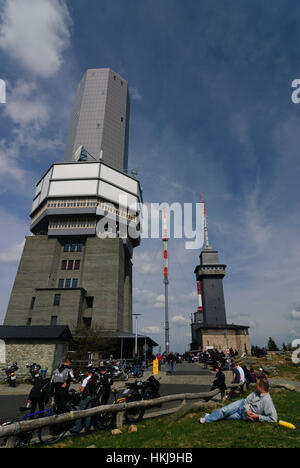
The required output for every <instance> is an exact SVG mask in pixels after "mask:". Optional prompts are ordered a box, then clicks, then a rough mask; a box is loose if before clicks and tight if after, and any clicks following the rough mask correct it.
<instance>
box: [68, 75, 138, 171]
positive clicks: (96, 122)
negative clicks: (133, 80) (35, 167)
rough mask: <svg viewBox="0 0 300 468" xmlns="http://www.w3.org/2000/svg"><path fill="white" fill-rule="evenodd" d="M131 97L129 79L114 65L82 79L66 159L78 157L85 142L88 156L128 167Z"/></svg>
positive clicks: (120, 167)
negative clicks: (114, 68) (76, 154)
mask: <svg viewBox="0 0 300 468" xmlns="http://www.w3.org/2000/svg"><path fill="white" fill-rule="evenodd" d="M129 114H130V101H129V92H128V85H127V82H126V81H125V80H124V78H122V77H121V76H120V75H118V74H117V73H115V72H114V71H113V70H111V69H110V68H97V69H89V70H87V71H86V73H85V74H84V76H83V78H82V80H81V81H80V83H79V85H78V88H77V92H76V97H75V104H74V107H73V111H72V115H71V120H70V127H69V132H68V136H67V143H66V147H65V152H64V156H63V161H64V162H72V161H74V154H75V153H76V150H77V149H78V147H79V146H81V145H83V146H84V148H85V149H86V151H87V153H88V160H91V161H95V160H99V159H100V157H101V156H100V154H101V155H102V159H103V162H106V163H107V164H109V165H110V166H111V167H114V168H115V169H119V170H120V171H123V170H125V171H126V170H127V168H128V136H129Z"/></svg>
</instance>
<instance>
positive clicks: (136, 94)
mask: <svg viewBox="0 0 300 468" xmlns="http://www.w3.org/2000/svg"><path fill="white" fill-rule="evenodd" d="M130 97H131V99H132V100H133V101H141V99H142V96H141V95H140V92H139V90H138V89H137V88H134V87H131V88H130Z"/></svg>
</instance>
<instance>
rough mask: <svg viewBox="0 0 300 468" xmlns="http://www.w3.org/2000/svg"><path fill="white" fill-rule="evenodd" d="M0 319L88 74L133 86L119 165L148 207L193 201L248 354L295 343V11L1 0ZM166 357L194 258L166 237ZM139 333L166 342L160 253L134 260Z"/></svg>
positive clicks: (141, 253)
mask: <svg viewBox="0 0 300 468" xmlns="http://www.w3.org/2000/svg"><path fill="white" fill-rule="evenodd" d="M0 11H1V25H0V78H1V79H4V80H5V81H6V83H7V103H6V105H3V104H0V195H1V199H0V200H1V202H0V220H1V224H0V275H1V284H0V319H1V317H3V316H4V314H5V311H6V307H7V303H8V299H9V295H10V291H11V288H12V285H13V281H14V277H15V274H16V271H17V267H18V260H19V258H20V254H21V252H22V245H23V241H24V236H25V235H27V234H28V226H29V218H28V215H29V211H30V207H31V202H32V196H33V193H34V185H35V183H36V182H37V181H38V180H39V178H40V177H41V176H42V174H43V173H44V171H46V170H47V168H48V166H49V165H50V164H51V163H52V162H53V161H60V160H61V159H62V154H63V149H64V143H65V138H66V134H67V129H68V124H69V117H70V113H71V108H72V104H73V101H74V94H75V90H76V86H77V84H78V82H79V81H80V79H81V77H82V75H83V73H84V72H85V70H86V69H87V68H94V67H99V68H101V67H111V68H113V69H114V70H115V71H116V72H118V73H120V74H121V75H122V76H123V77H124V78H125V79H126V80H127V81H128V83H129V86H130V90H131V99H132V103H131V121H130V145H129V165H130V167H132V168H134V167H138V168H139V177H140V180H141V183H142V186H143V189H144V199H145V201H147V202H163V201H166V202H169V203H171V202H186V203H196V202H199V201H200V200H201V194H202V192H204V193H205V197H206V200H207V210H208V225H209V237H210V240H211V243H212V245H213V247H214V248H216V249H218V250H219V254H220V260H221V261H222V262H224V263H225V264H227V276H226V278H225V280H224V291H225V301H226V307H227V315H228V320H229V321H230V322H233V321H234V322H235V323H239V324H245V325H249V324H250V325H251V340H252V342H253V343H254V344H260V345H263V344H266V342H267V339H268V337H269V336H272V337H273V338H274V339H275V341H278V344H281V343H282V342H290V341H292V340H293V339H294V338H299V337H300V292H299V279H300V238H299V214H300V213H299V212H300V208H299V193H300V187H299V147H300V126H299V118H300V115H299V112H300V104H299V105H296V104H293V103H292V101H291V94H292V89H291V83H292V81H293V80H294V79H296V78H300V52H299V44H300V29H299V19H300V5H299V2H298V1H296V0H295V1H293V0H290V1H289V2H286V0H277V1H276V2H274V1H268V0H264V2H261V1H256V0H226V1H225V0H224V1H223V0H199V1H195V0H194V1H192V0H189V1H187V2H183V0H151V1H150V0H139V1H138V0H126V2H125V1H124V0H108V1H106V0H105V1H104V0H88V1H86V0H72V1H58V0H9V1H6V0H0ZM169 250H170V289H169V294H170V324H171V348H172V349H173V350H174V351H175V350H178V351H183V350H184V349H187V348H188V344H189V342H190V327H189V318H190V314H191V313H192V312H194V311H195V310H196V307H197V297H196V285H195V277H194V273H193V272H194V268H195V266H196V265H197V263H198V260H199V258H198V257H199V252H198V251H195V250H189V251H187V250H185V248H184V241H181V240H172V241H170V243H169ZM134 265H135V267H134V285H133V286H134V312H137V313H141V314H142V316H141V319H140V323H139V329H140V331H141V330H143V331H144V332H147V333H149V334H150V335H151V336H152V337H153V338H154V339H155V340H156V341H157V342H159V343H160V344H161V345H163V336H164V335H163V321H164V307H163V296H162V295H163V291H164V290H163V283H162V243H161V241H160V240H144V241H143V243H142V246H141V247H139V248H138V249H136V252H135V257H134Z"/></svg>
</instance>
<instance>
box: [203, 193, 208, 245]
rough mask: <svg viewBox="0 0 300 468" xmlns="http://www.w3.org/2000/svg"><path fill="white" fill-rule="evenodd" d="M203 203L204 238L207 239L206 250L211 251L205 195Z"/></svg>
mask: <svg viewBox="0 0 300 468" xmlns="http://www.w3.org/2000/svg"><path fill="white" fill-rule="evenodd" d="M202 203H203V205H204V238H205V250H209V249H210V245H209V242H208V229H207V219H206V206H205V200H204V194H202Z"/></svg>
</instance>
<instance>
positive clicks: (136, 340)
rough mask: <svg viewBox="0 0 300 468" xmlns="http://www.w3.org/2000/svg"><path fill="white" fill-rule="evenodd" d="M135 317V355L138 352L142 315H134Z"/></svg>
mask: <svg viewBox="0 0 300 468" xmlns="http://www.w3.org/2000/svg"><path fill="white" fill-rule="evenodd" d="M132 315H134V316H135V354H137V352H138V317H139V315H142V314H132Z"/></svg>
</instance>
